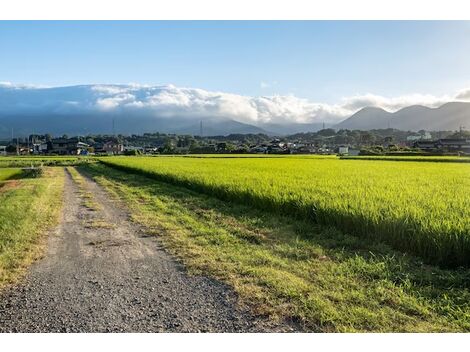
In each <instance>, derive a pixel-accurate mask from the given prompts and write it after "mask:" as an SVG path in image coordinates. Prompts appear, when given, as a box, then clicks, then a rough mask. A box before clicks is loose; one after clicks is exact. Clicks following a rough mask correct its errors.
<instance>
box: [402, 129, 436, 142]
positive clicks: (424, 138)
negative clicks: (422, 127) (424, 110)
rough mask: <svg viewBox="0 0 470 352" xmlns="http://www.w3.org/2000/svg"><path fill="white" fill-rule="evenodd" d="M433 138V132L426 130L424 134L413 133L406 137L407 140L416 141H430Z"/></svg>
mask: <svg viewBox="0 0 470 352" xmlns="http://www.w3.org/2000/svg"><path fill="white" fill-rule="evenodd" d="M431 138H432V136H431V133H429V132H427V131H426V132H424V133H423V134H413V135H411V136H408V137H406V141H407V142H415V141H429V140H430V139H431Z"/></svg>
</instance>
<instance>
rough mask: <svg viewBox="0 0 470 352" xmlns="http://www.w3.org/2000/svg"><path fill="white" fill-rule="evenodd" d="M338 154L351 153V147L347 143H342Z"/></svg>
mask: <svg viewBox="0 0 470 352" xmlns="http://www.w3.org/2000/svg"><path fill="white" fill-rule="evenodd" d="M338 154H341V155H344V154H349V147H348V146H347V145H340V146H339V147H338Z"/></svg>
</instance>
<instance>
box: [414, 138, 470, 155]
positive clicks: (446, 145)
mask: <svg viewBox="0 0 470 352" xmlns="http://www.w3.org/2000/svg"><path fill="white" fill-rule="evenodd" d="M413 147H415V148H419V149H421V150H423V151H426V152H439V153H441V152H446V153H449V152H454V153H456V152H465V153H469V152H470V139H464V138H447V139H439V140H437V141H416V142H415V143H414V144H413Z"/></svg>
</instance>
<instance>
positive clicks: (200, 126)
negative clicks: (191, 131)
mask: <svg viewBox="0 0 470 352" xmlns="http://www.w3.org/2000/svg"><path fill="white" fill-rule="evenodd" d="M199 135H200V136H201V137H202V120H201V123H200V125H199Z"/></svg>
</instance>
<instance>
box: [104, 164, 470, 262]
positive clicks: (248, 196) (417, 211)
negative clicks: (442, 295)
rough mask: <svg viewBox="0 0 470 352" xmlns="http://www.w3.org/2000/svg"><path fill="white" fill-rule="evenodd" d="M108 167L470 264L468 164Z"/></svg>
mask: <svg viewBox="0 0 470 352" xmlns="http://www.w3.org/2000/svg"><path fill="white" fill-rule="evenodd" d="M101 161H102V162H103V163H105V164H107V165H110V166H113V167H117V168H120V169H124V170H126V171H131V172H134V173H140V174H144V175H147V176H151V177H153V178H155V179H158V180H161V181H166V182H170V183H174V184H177V185H182V186H185V187H188V188H191V189H193V190H197V191H200V192H203V193H207V194H211V195H214V196H216V197H218V198H220V199H223V200H230V201H234V202H238V203H243V204H250V205H252V206H254V207H256V208H259V209H263V210H269V211H271V212H273V213H277V214H283V215H289V216H293V217H295V218H299V219H307V220H309V221H311V222H313V223H318V224H324V225H331V226H334V227H336V228H338V229H340V230H342V231H345V232H347V233H351V234H355V235H358V236H360V237H365V238H370V239H373V240H379V241H384V242H386V243H388V244H390V245H392V246H393V247H394V248H396V249H399V250H403V251H406V252H409V253H413V254H416V255H419V256H420V257H421V258H423V259H424V260H426V261H427V262H429V263H434V264H439V265H442V266H447V267H456V266H466V267H468V266H469V265H470V196H469V194H468V193H467V192H466V190H468V189H470V165H467V164H460V163H445V164H443V163H438V162H418V161H409V162H403V163H399V162H386V161H371V160H340V159H337V158H332V157H315V158H311V157H305V158H301V157H296V158H288V157H285V158H230V159H228V158H227V159H224V158H187V157H186V158H185V157H106V158H102V159H101Z"/></svg>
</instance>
